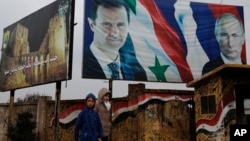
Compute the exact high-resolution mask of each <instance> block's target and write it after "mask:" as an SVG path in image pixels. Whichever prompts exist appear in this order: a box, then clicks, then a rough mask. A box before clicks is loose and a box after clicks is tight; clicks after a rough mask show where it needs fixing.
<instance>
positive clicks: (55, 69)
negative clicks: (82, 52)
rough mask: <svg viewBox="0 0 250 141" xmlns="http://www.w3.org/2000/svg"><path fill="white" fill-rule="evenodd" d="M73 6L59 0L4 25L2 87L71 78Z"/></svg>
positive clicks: (14, 86) (0, 87)
mask: <svg viewBox="0 0 250 141" xmlns="http://www.w3.org/2000/svg"><path fill="white" fill-rule="evenodd" d="M71 10H72V7H71V1H70V0H57V1H55V2H53V3H51V4H49V5H47V6H46V7H43V8H42V9H40V10H38V11H36V12H34V13H32V14H31V15H28V16H26V17H25V18H23V19H21V20H19V21H17V22H16V23H14V24H12V25H10V26H8V27H6V28H4V31H3V32H4V33H3V44H2V48H1V61H0V90H1V91H7V90H13V89H18V88H24V87H30V86H34V85H39V84H47V83H51V82H55V81H61V80H66V79H71V70H70V68H71V60H72V59H70V57H71V56H72V55H71V50H72V49H71V38H72V37H71V35H72V33H73V30H71V29H72V28H71V25H72V24H71V18H72V17H71Z"/></svg>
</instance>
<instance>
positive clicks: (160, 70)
mask: <svg viewBox="0 0 250 141" xmlns="http://www.w3.org/2000/svg"><path fill="white" fill-rule="evenodd" d="M168 67H169V65H162V66H161V65H160V62H159V60H158V58H157V56H155V66H153V67H148V68H149V69H150V70H151V71H152V72H153V73H154V74H155V76H156V78H157V80H158V81H162V82H166V81H167V79H166V77H165V75H164V73H165V72H166V70H167V68H168Z"/></svg>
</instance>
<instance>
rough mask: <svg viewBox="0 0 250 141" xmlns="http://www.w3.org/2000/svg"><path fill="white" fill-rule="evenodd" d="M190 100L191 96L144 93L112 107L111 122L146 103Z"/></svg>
mask: <svg viewBox="0 0 250 141" xmlns="http://www.w3.org/2000/svg"><path fill="white" fill-rule="evenodd" d="M191 98H192V95H174V94H157V93H145V94H143V95H140V96H138V97H137V98H135V99H131V100H129V101H125V102H120V103H117V104H115V105H113V108H112V121H114V120H115V119H116V118H117V117H119V115H121V114H122V113H124V112H130V111H134V110H136V109H138V107H139V106H141V105H143V104H145V103H147V102H148V101H150V100H153V99H157V100H161V101H164V102H166V101H171V100H180V101H183V102H184V101H188V100H190V99H191Z"/></svg>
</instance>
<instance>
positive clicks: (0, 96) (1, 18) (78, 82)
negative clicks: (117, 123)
mask: <svg viewBox="0 0 250 141" xmlns="http://www.w3.org/2000/svg"><path fill="white" fill-rule="evenodd" d="M75 1H76V3H75V23H77V25H76V26H75V28H74V43H73V44H74V48H73V51H74V52H73V69H72V71H73V73H72V79H71V80H69V81H67V82H65V81H64V82H62V90H61V99H63V100H65V99H83V98H85V95H86V94H88V93H89V92H92V93H94V94H96V95H97V93H98V91H99V89H100V88H101V87H108V85H109V84H108V81H106V80H91V79H88V80H86V79H82V78H81V65H82V39H83V32H82V31H83V22H82V19H83V1H84V0H75ZM185 1H187V0H185ZM191 1H194V2H206V3H207V2H209V3H216V4H220V3H221V4H233V5H240V6H244V13H249V10H248V9H249V6H250V1H249V0H224V1H223V0H191ZM52 2H54V0H0V10H1V12H0V45H2V39H3V29H4V28H5V27H7V26H9V25H11V24H13V23H15V22H17V21H19V20H20V19H22V18H24V17H25V16H27V15H30V14H31V13H33V12H35V11H37V10H39V9H41V8H42V7H44V6H46V5H48V4H50V3H52ZM246 15H247V14H245V23H249V19H248V18H250V17H249V16H248V17H246ZM245 25H246V27H245V28H246V37H248V36H249V35H247V34H249V32H248V31H249V27H248V26H249V24H245ZM247 39H248V38H247ZM247 44H248V43H246V45H247ZM247 48H248V46H247ZM247 52H249V51H247ZM248 62H249V61H248ZM128 83H130V84H132V83H139V82H129V81H125V82H123V81H114V83H113V95H114V97H124V96H126V95H127V93H128ZM55 87H56V85H55V83H51V84H46V85H40V86H35V87H31V88H23V89H18V90H16V91H15V99H17V98H18V97H19V98H23V97H25V95H26V94H27V93H31V94H32V93H37V92H38V93H40V94H42V95H48V96H52V97H53V99H54V95H55V92H56V88H55ZM146 88H150V89H158V88H159V89H181V90H193V88H186V86H185V84H178V83H152V82H151V83H149V82H148V83H146ZM9 97H10V92H9V91H7V92H0V103H5V102H7V101H8V100H9Z"/></svg>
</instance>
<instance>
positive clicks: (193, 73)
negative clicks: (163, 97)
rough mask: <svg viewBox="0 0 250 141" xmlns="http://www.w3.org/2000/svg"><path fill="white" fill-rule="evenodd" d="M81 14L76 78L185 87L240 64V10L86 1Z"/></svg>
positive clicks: (151, 1)
mask: <svg viewBox="0 0 250 141" xmlns="http://www.w3.org/2000/svg"><path fill="white" fill-rule="evenodd" d="M124 4H125V5H124ZM84 9H85V11H84V13H85V15H84V43H83V44H84V47H83V66H82V78H94V79H118V80H139V81H140V80H142V81H158V82H189V81H192V80H193V79H195V78H198V77H200V76H201V75H203V74H205V73H207V72H209V71H211V70H213V69H214V68H216V67H218V66H220V65H222V64H224V63H237V64H238V63H243V64H244V63H246V51H245V50H246V49H245V35H244V16H243V7H242V6H233V5H221V4H209V3H197V2H186V1H176V0H168V1H164V0H126V1H123V0H88V1H85V5H84ZM216 23H217V24H216ZM215 59H219V61H218V60H217V61H213V62H212V63H209V64H207V62H208V61H212V60H215ZM205 64H207V65H205ZM205 66H208V68H204V67H205ZM117 68H118V69H117ZM206 71H207V72H206Z"/></svg>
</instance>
